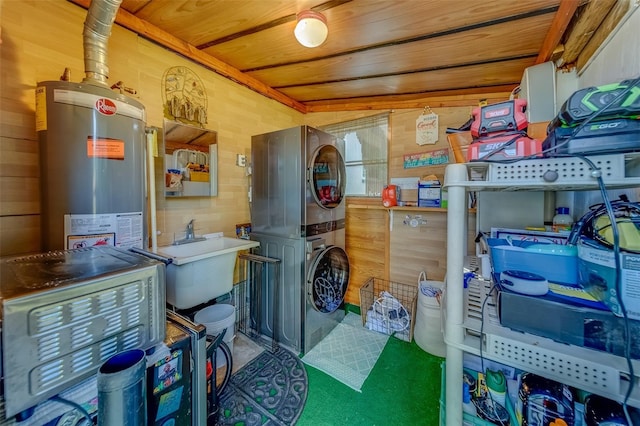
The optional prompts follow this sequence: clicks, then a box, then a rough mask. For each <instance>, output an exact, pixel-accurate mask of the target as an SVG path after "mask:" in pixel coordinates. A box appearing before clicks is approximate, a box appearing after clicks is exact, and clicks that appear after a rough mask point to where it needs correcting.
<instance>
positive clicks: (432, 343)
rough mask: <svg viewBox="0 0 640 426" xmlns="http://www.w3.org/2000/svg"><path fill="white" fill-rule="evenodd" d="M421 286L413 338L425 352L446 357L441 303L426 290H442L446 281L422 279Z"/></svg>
mask: <svg viewBox="0 0 640 426" xmlns="http://www.w3.org/2000/svg"><path fill="white" fill-rule="evenodd" d="M419 287H420V288H419V289H418V304H417V305H418V306H417V309H416V324H415V326H414V329H413V338H414V339H415V341H416V343H417V344H418V346H420V348H422V350H424V351H425V352H428V353H430V354H431V355H435V356H439V357H445V356H446V353H447V348H446V345H445V343H444V335H443V334H442V318H441V316H440V303H439V302H438V299H437V298H436V297H435V296H432V295H430V294H431V293H430V292H428V291H424V290H425V289H427V288H437V289H440V290H442V289H443V288H444V283H443V282H442V281H420V282H419Z"/></svg>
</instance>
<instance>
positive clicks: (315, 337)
mask: <svg viewBox="0 0 640 426" xmlns="http://www.w3.org/2000/svg"><path fill="white" fill-rule="evenodd" d="M343 153H344V143H343V141H341V140H337V139H336V138H335V137H334V136H332V135H330V134H327V133H325V132H322V131H320V130H318V129H314V128H312V127H308V126H300V127H295V128H291V129H286V130H280V131H277V132H272V133H267V134H262V135H257V136H254V137H253V138H252V143H251V166H252V175H251V176H252V179H251V226H252V230H251V239H252V240H255V241H258V242H260V247H259V248H257V249H256V250H257V252H258V254H261V255H263V256H267V257H271V258H277V259H280V271H279V274H276V273H275V271H273V270H271V269H268V270H267V271H265V273H264V276H263V279H262V282H261V283H255V284H256V285H261V286H262V288H261V291H260V294H261V295H260V302H259V303H260V306H259V309H252V316H254V317H253V318H251V320H252V322H253V323H254V324H258V328H259V329H260V333H261V334H263V335H265V336H269V337H275V338H276V339H277V341H278V343H280V344H282V345H285V346H287V347H290V348H291V349H293V350H295V351H298V352H301V353H308V352H309V350H311V348H313V347H314V346H315V345H316V344H317V343H318V342H319V341H320V340H322V338H324V337H325V336H326V335H327V334H329V332H330V331H331V330H332V329H333V328H334V327H335V326H336V325H337V324H338V323H339V322H340V321H341V320H342V318H343V317H344V315H345V312H344V309H343V306H344V297H345V295H346V292H347V285H348V282H349V260H348V258H347V254H346V252H345V250H344V245H345V202H344V192H345V187H346V173H345V165H344V160H343ZM276 277H279V279H278V282H277V283H276V282H275V279H276ZM276 292H277V293H276ZM256 315H257V316H258V318H255V316H256Z"/></svg>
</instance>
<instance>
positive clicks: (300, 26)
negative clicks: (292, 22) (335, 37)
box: [293, 10, 329, 47]
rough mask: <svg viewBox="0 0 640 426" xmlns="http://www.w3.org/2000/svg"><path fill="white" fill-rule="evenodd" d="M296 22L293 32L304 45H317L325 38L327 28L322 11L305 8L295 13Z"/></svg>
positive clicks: (327, 32)
mask: <svg viewBox="0 0 640 426" xmlns="http://www.w3.org/2000/svg"><path fill="white" fill-rule="evenodd" d="M297 18H298V23H297V24H296V28H295V30H293V33H294V34H295V36H296V39H297V40H298V42H299V43H300V44H301V45H303V46H304V47H318V46H320V45H321V44H322V43H324V41H325V40H326V39H327V35H329V28H328V27H327V18H325V17H324V15H323V14H322V13H319V12H314V11H312V10H305V11H302V12H300V13H298V15H297Z"/></svg>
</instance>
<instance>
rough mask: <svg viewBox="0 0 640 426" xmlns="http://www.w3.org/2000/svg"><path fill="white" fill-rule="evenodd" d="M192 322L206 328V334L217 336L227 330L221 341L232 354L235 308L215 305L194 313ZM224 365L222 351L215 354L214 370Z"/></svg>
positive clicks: (224, 304) (225, 304)
mask: <svg viewBox="0 0 640 426" xmlns="http://www.w3.org/2000/svg"><path fill="white" fill-rule="evenodd" d="M193 320H194V322H196V323H198V324H202V325H204V326H205V327H207V334H209V335H213V336H215V335H218V334H220V333H222V330H225V329H226V330H227V331H226V333H225V334H224V337H223V338H222V340H223V341H224V342H225V343H226V344H227V346H229V350H231V353H233V340H234V339H235V337H236V335H235V324H236V308H235V307H234V306H233V305H229V304H227V303H216V304H215V305H211V306H207V307H206V308H203V309H201V310H199V311H198V312H196V315H195V317H194V318H193ZM225 364H226V361H225V359H224V356H223V355H222V351H221V350H220V349H218V350H217V352H216V368H220V367H222V366H224V365H225Z"/></svg>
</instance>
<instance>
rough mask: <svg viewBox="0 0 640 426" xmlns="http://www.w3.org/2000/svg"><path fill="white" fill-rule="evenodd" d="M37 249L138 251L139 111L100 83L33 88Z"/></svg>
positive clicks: (143, 211)
mask: <svg viewBox="0 0 640 426" xmlns="http://www.w3.org/2000/svg"><path fill="white" fill-rule="evenodd" d="M36 130H37V132H38V139H39V142H40V179H41V182H42V184H41V203H42V206H41V207H42V208H41V229H42V249H43V250H59V249H73V248H81V247H90V246H95V245H112V246H117V247H140V248H146V247H147V245H148V243H147V241H148V240H147V234H148V232H147V226H146V217H147V202H146V191H145V133H144V130H145V111H144V107H143V106H142V104H141V103H139V102H138V101H136V100H134V99H130V98H128V97H127V96H124V95H120V94H117V93H115V92H113V91H111V90H109V89H108V88H107V87H100V86H96V85H92V84H84V83H71V82H66V81H45V82H41V83H38V86H37V88H36Z"/></svg>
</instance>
